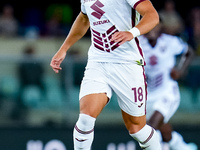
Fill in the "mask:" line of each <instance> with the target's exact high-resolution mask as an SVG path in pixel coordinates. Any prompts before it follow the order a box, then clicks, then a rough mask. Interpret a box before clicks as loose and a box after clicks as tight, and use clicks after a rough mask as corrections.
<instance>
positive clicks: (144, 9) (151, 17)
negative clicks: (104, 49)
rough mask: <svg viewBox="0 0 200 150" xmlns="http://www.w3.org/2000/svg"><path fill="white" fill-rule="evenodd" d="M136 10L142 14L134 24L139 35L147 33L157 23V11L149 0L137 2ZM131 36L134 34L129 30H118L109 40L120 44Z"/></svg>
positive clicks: (130, 38)
mask: <svg viewBox="0 0 200 150" xmlns="http://www.w3.org/2000/svg"><path fill="white" fill-rule="evenodd" d="M136 10H137V12H139V13H140V15H141V16H142V19H141V21H140V22H139V24H138V25H137V26H136V28H137V29H139V32H140V35H142V34H146V33H148V32H149V31H151V30H152V29H153V28H154V27H155V26H156V25H157V24H158V23H159V16H158V13H157V11H156V10H155V8H154V7H153V5H152V4H151V2H150V1H149V0H145V1H143V2H141V3H139V4H138V5H137V6H136ZM133 38H134V36H133V34H131V32H128V31H120V32H116V33H115V34H113V36H112V38H111V41H114V42H116V43H118V44H119V45H122V44H123V43H125V42H126V41H130V40H132V39H133Z"/></svg>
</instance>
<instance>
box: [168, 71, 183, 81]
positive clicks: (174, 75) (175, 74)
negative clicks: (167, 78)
mask: <svg viewBox="0 0 200 150" xmlns="http://www.w3.org/2000/svg"><path fill="white" fill-rule="evenodd" d="M170 75H171V78H172V79H174V80H178V79H179V78H180V77H181V75H182V73H181V72H180V71H178V70H177V69H175V68H173V69H172V70H171V73H170Z"/></svg>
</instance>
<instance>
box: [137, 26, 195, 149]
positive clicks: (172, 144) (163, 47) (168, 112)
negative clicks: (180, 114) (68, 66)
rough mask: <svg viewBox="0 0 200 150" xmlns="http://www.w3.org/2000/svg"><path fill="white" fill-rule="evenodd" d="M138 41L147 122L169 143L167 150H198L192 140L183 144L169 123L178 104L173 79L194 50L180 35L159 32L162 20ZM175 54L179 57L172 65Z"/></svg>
mask: <svg viewBox="0 0 200 150" xmlns="http://www.w3.org/2000/svg"><path fill="white" fill-rule="evenodd" d="M140 42H141V46H142V48H143V51H144V56H145V60H146V68H145V69H146V70H145V71H146V76H147V87H148V88H147V89H148V95H147V119H148V124H149V125H151V126H153V127H154V128H155V129H157V130H160V133H161V134H160V135H161V136H162V138H161V140H162V141H163V142H167V143H168V145H169V148H170V150H197V146H196V145H195V144H194V143H190V144H187V143H185V142H184V140H183V138H182V136H181V135H180V134H179V133H177V132H175V131H172V128H171V126H170V124H169V123H168V121H169V120H170V118H171V117H172V116H173V115H174V113H175V112H176V110H177V109H178V106H179V103H180V94H179V88H178V83H177V81H176V80H177V79H179V78H180V77H181V76H182V75H183V74H184V72H185V70H186V69H187V67H188V65H189V64H190V62H191V58H192V56H193V50H192V49H191V48H190V46H188V45H187V44H186V43H185V42H183V41H182V40H181V39H180V38H178V37H176V36H172V35H168V34H164V33H162V23H160V24H159V25H158V26H157V27H156V28H154V29H153V30H152V31H150V32H149V33H148V34H146V35H144V36H141V37H140ZM177 55H181V58H180V61H179V63H178V65H177V67H175V64H176V56H177Z"/></svg>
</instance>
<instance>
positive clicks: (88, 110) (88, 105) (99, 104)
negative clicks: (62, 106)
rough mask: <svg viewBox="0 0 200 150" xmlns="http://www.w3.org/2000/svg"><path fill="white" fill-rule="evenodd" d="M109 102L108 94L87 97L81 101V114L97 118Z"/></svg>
mask: <svg viewBox="0 0 200 150" xmlns="http://www.w3.org/2000/svg"><path fill="white" fill-rule="evenodd" d="M108 100H109V98H108V97H107V94H106V93H98V94H89V95H86V96H84V97H82V98H81V99H80V113H83V114H87V115H89V116H92V117H94V118H97V116H98V115H99V114H100V113H101V111H102V109H103V108H104V107H105V105H106V104H107V103H108Z"/></svg>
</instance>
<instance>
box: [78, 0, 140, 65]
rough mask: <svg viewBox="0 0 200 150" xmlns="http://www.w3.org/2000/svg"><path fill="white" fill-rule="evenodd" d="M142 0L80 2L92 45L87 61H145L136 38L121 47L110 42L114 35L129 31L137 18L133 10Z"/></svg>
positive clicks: (93, 0)
mask: <svg viewBox="0 0 200 150" xmlns="http://www.w3.org/2000/svg"><path fill="white" fill-rule="evenodd" d="M142 1H144V0H81V11H82V13H84V14H86V15H87V16H88V18H89V21H90V30H91V41H92V44H91V46H90V48H89V51H88V59H89V60H92V61H100V62H117V63H118V62H120V63H121V62H135V61H141V62H144V61H143V52H142V50H141V48H140V47H139V41H138V39H137V38H135V39H133V40H131V41H129V42H126V43H124V44H122V45H121V46H119V45H118V44H117V43H114V42H111V41H110V39H111V37H112V34H114V33H115V32H117V31H128V30H130V29H131V28H133V27H134V25H135V24H136V23H137V22H136V21H138V19H139V16H140V15H138V12H136V11H135V10H134V8H135V7H136V6H137V5H138V4H139V3H140V2H142ZM80 28H81V25H80Z"/></svg>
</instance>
